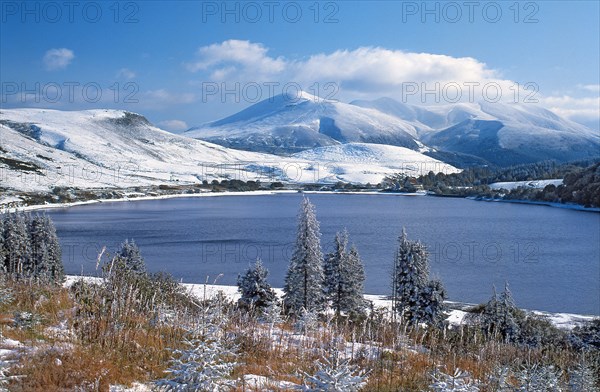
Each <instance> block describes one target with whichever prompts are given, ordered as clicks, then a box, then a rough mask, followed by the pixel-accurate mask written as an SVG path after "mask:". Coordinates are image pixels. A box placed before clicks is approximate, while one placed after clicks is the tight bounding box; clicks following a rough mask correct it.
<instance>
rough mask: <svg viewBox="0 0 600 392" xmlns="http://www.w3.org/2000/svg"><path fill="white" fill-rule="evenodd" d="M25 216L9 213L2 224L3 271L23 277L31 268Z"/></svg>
mask: <svg viewBox="0 0 600 392" xmlns="http://www.w3.org/2000/svg"><path fill="white" fill-rule="evenodd" d="M27 221H28V219H27V217H26V216H24V215H23V214H20V213H13V214H9V215H8V217H7V219H6V221H5V224H4V247H5V249H6V252H7V254H6V257H5V261H4V271H5V272H7V273H8V274H9V275H13V276H16V277H24V276H26V275H28V274H30V273H31V272H32V270H33V266H32V263H31V247H30V239H29V233H28V230H27V229H28V228H27V226H28V224H27Z"/></svg>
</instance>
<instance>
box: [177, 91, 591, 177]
mask: <svg viewBox="0 0 600 392" xmlns="http://www.w3.org/2000/svg"><path fill="white" fill-rule="evenodd" d="M184 134H185V135H186V136H189V137H193V138H197V139H202V140H205V141H210V142H212V143H216V144H219V145H222V146H225V147H231V148H236V149H241V150H248V151H260V152H265V153H273V154H280V155H287V154H291V153H295V152H298V151H301V150H306V149H311V148H315V147H325V146H334V145H340V144H345V143H352V142H360V143H372V144H385V145H392V146H399V147H405V148H409V149H411V150H414V151H418V152H421V153H424V154H426V155H429V156H431V157H434V158H437V159H440V160H442V161H445V162H448V163H451V164H454V165H457V166H469V165H481V164H488V165H497V166H508V165H515V164H521V163H530V162H536V161H540V160H547V159H554V160H557V161H562V162H564V161H571V160H577V159H587V158H593V157H598V156H600V135H598V132H597V131H594V130H592V129H589V128H587V127H585V126H583V125H581V124H578V123H575V122H573V121H569V120H567V119H564V118H562V117H560V116H558V115H556V114H554V113H552V112H551V111H549V110H546V109H543V108H541V107H539V106H537V105H533V104H503V103H478V104H464V103H459V104H454V105H443V106H433V107H421V106H415V105H408V104H403V103H400V102H398V101H395V100H393V99H390V98H381V99H378V100H374V101H364V100H363V101H353V102H351V103H350V104H346V103H341V102H337V101H331V100H324V99H322V98H319V97H316V96H313V95H310V94H307V93H304V92H303V93H302V94H300V95H298V96H291V95H285V94H282V95H278V96H276V97H273V98H271V99H267V100H264V101H262V102H259V103H257V104H255V105H252V106H250V107H248V108H247V109H245V110H242V111H241V112H239V113H236V114H234V115H232V116H229V117H226V118H224V119H222V120H218V121H215V122H211V123H207V124H204V125H202V126H199V127H195V128H192V129H190V130H188V131H187V132H185V133H184Z"/></svg>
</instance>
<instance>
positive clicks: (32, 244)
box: [0, 213, 65, 283]
mask: <svg viewBox="0 0 600 392" xmlns="http://www.w3.org/2000/svg"><path fill="white" fill-rule="evenodd" d="M0 270H1V271H2V272H3V273H4V274H6V275H8V276H10V277H11V278H14V279H30V278H32V279H38V280H43V281H48V282H53V283H62V282H63V280H64V277H65V273H64V267H63V263H62V253H61V248H60V244H59V241H58V236H57V235H56V228H55V227H54V223H53V222H52V220H51V219H50V218H49V217H48V216H46V215H39V214H38V215H35V216H31V215H28V214H23V213H11V214H5V215H4V216H0Z"/></svg>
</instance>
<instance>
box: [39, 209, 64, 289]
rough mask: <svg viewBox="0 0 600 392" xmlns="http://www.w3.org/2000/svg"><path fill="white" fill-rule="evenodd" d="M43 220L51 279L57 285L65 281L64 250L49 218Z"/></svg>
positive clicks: (45, 217)
mask: <svg viewBox="0 0 600 392" xmlns="http://www.w3.org/2000/svg"><path fill="white" fill-rule="evenodd" d="M43 220H44V227H45V230H44V232H45V234H46V250H47V252H48V257H49V261H50V265H49V277H50V279H52V281H53V282H55V283H62V282H63V281H64V280H65V268H64V265H63V262H62V250H61V248H60V242H59V240H58V235H57V234H56V227H55V226H54V222H52V219H50V217H49V216H44V217H43Z"/></svg>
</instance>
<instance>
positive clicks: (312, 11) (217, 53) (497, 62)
mask: <svg viewBox="0 0 600 392" xmlns="http://www.w3.org/2000/svg"><path fill="white" fill-rule="evenodd" d="M599 4H600V2H597V1H580V2H577V1H570V2H566V1H538V2H526V1H525V2H513V1H507V2H504V1H502V2H493V1H483V2H463V1H458V2H434V1H432V2H421V1H418V2H411V1H408V2H407V1H368V2H367V1H324V2H313V1H309V2H279V1H272V2H262V1H256V2H235V1H230V2H221V1H218V2H212V1H208V2H207V1H204V2H195V1H169V2H163V1H122V2H113V1H109V2H71V3H69V2H62V1H60V2H35V1H30V2H18V1H17V2H15V1H2V2H1V5H2V8H1V12H2V14H1V22H2V23H1V31H0V33H1V34H0V46H1V49H0V51H1V53H0V54H1V56H0V80H1V81H2V107H22V106H28V107H52V108H57V109H65V110H75V109H86V108H98V107H108V108H123V109H127V110H132V111H136V112H139V113H142V114H144V115H146V116H147V117H148V118H149V119H150V120H151V121H153V122H154V123H157V124H159V125H161V126H162V127H164V128H167V129H169V130H172V131H181V130H183V129H185V128H186V127H189V126H194V125H198V124H200V123H202V122H205V121H211V120H215V119H218V118H221V117H224V116H226V115H229V114H232V113H234V112H236V111H238V110H241V109H242V108H244V107H246V106H248V105H250V104H252V103H254V102H256V100H257V99H259V98H268V97H269V96H270V95H272V94H274V93H281V92H282V91H283V90H284V88H287V91H288V92H290V91H293V89H295V88H296V86H300V87H301V88H303V89H305V90H308V91H310V92H313V93H317V94H318V95H321V96H327V97H330V98H334V99H339V100H342V101H351V100H352V99H357V98H364V99H374V98H377V97H382V96H391V97H393V98H396V99H398V100H401V101H406V102H408V103H426V104H438V103H439V104H443V103H450V100H449V98H448V97H447V96H446V93H445V92H444V91H445V90H444V88H445V86H449V85H450V84H451V85H452V86H451V87H452V88H453V89H454V90H456V86H458V88H459V92H460V93H461V100H463V101H464V100H466V99H470V98H473V99H474V100H479V99H481V97H482V96H483V94H484V93H483V91H478V90H477V89H479V88H480V87H481V86H485V85H487V84H489V83H492V84H494V85H495V86H499V87H500V91H501V93H502V96H503V99H510V100H517V101H519V102H522V100H523V99H524V97H526V96H528V95H529V94H530V93H532V94H534V99H535V100H536V101H538V102H539V104H541V105H543V106H545V107H548V108H551V109H552V110H554V111H556V112H557V113H558V114H561V115H564V116H567V117H569V118H571V119H573V120H576V121H580V122H583V123H585V124H587V125H590V126H593V127H595V128H596V129H597V128H598V125H597V122H598V112H599V111H600V108H599V106H600V99H599V98H598V97H599V90H598V86H599V84H600V81H599V73H600V69H599V67H600V66H599V64H600V49H599V48H600V6H599ZM236 19H237V20H236ZM436 83H437V84H436ZM517 83H518V84H517ZM409 84H412V85H413V86H417V88H418V89H420V90H421V91H419V93H417V94H410V95H407V94H406V91H407V90H405V89H406V88H407V85H409ZM469 84H477V87H476V90H473V91H474V93H473V94H472V95H473V97H467V95H469V94H467V93H468V92H469V91H468V88H467V87H466V86H468V85H469ZM525 84H528V85H527V88H528V89H527V91H525V90H523V87H524V85H525ZM516 86H519V87H516ZM83 87H85V89H84V88H83ZM290 88H292V90H289V89H290ZM70 89H72V90H70ZM227 89H229V90H230V91H232V92H230V93H228V94H227V93H226V91H225V90H227ZM425 89H430V90H431V89H433V91H436V90H437V92H438V93H437V97H436V95H435V94H430V95H427V94H423V90H425ZM23 90H30V91H29V93H27V94H23ZM454 90H452V91H454ZM516 91H519V95H518V98H517V96H515V92H516ZM98 92H101V93H102V96H101V97H99V96H98ZM59 94H60V97H59V96H58V95H59ZM453 94H454V93H453ZM453 94H451V95H453ZM453 96H454V95H453ZM435 101H437V102H435ZM452 102H453V101H452Z"/></svg>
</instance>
